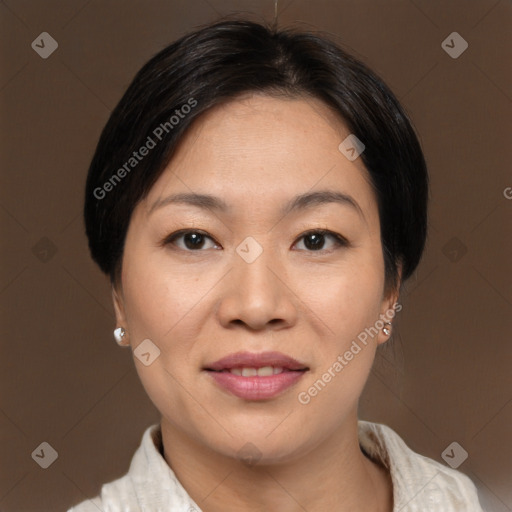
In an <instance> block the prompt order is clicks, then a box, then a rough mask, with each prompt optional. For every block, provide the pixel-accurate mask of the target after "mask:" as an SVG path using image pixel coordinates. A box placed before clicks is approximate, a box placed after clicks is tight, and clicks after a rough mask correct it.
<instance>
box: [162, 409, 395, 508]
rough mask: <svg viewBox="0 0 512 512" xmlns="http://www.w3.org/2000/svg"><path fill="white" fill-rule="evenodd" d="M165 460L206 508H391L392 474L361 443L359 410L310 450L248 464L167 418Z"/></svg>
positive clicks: (191, 493)
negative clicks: (211, 446) (283, 459)
mask: <svg viewBox="0 0 512 512" xmlns="http://www.w3.org/2000/svg"><path fill="white" fill-rule="evenodd" d="M162 438H163V445H164V458H165V460H166V461H167V463H168V464H169V466H170V467H171V468H172V469H173V471H174V473H175V474H176V476H177V478H178V479H179V481H180V483H181V484H182V485H183V487H184V488H185V490H186V491H187V492H188V494H189V495H190V496H191V498H192V499H193V500H194V501H195V502H196V503H197V504H198V505H199V506H200V507H201V509H202V510H203V512H220V511H222V512H231V511H233V512H234V511H237V512H240V511H251V512H253V511H258V512H259V511H261V512H264V511H268V510H280V511H281V512H299V511H300V512H304V510H307V511H308V512H324V511H325V510H336V511H337V512H349V511H354V510H372V511H374V512H391V511H392V508H393V496H392V484H391V478H390V475H389V473H388V472H387V471H386V470H385V469H384V468H383V467H381V466H379V465H378V464H376V463H374V462H372V461H371V460H369V459H368V458H367V457H366V456H365V455H364V454H363V453H362V452H361V449H360V447H359V441H358V429H357V416H356V415H355V414H354V415H353V416H352V417H351V418H350V419H347V421H346V423H345V424H344V425H343V426H342V428H340V429H338V431H336V432H334V433H333V434H332V435H331V436H330V438H329V439H327V440H325V441H324V442H322V443H321V444H320V445H318V446H315V447H314V448H313V449H311V450H310V451H309V452H308V453H305V454H303V455H301V456H300V457H299V458H295V459H294V460H293V461H287V462H283V463H276V464H257V465H252V466H251V465H247V464H245V463H243V462H241V461H239V460H236V459H233V458H230V457H226V456H224V455H223V454H219V453H218V452H215V451H212V450H211V449H209V448H208V447H206V446H204V445H201V444H199V443H197V442H196V441H195V440H194V439H191V438H190V437H189V436H187V435H186V433H184V432H183V431H181V430H179V429H177V428H175V426H174V425H170V424H169V423H168V422H165V420H162Z"/></svg>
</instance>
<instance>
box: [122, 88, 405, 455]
mask: <svg viewBox="0 0 512 512" xmlns="http://www.w3.org/2000/svg"><path fill="white" fill-rule="evenodd" d="M348 135H349V132H348V131H347V129H346V128H345V127H344V125H343V123H341V122H340V120H339V119H338V118H337V117H336V116H335V115H334V114H333V113H332V112H331V111H329V109H328V108H327V107H326V106H325V105H323V104H322V103H321V102H319V101H316V100H312V99H307V100H306V99H293V100H292V99H276V98H270V97H266V96H262V95H253V96H247V97H245V98H243V99H239V100H236V101H233V102H231V103H229V104H225V105H222V106H218V107H215V108H214V109H212V110H211V111H209V112H208V113H207V114H204V115H203V116H202V117H201V118H200V119H198V120H197V121H196V123H195V124H194V125H193V126H192V127H191V129H190V130H189V131H188V133H187V136H186V137H185V138H184V139H183V141H182V143H181V145H180V148H179V150H178V152H177V153H176V155H175V157H174V158H173V159H172V161H171V163H170V164H169V165H168V167H167V168H166V170H165V171H164V173H163V174H162V175H161V177H160V178H159V180H158V181H157V182H156V183H155V185H154V186H153V188H152V189H151V191H150V193H149V194H148V196H147V197H146V198H145V200H143V201H142V202H141V203H139V204H138V206H137V207H136V209H135V211H134V212H133V215H132V218H131V221H130V226H129V229H128V233H127V237H126V243H125V249H124V257H123V264H122V273H121V274H122V275H121V283H120V285H119V286H118V287H117V289H116V290H114V304H115V307H116V314H117V322H118V325H120V326H123V327H124V328H125V330H126V332H127V338H128V340H129V342H130V344H131V346H132V349H134V350H135V349H136V348H137V346H138V345H139V344H140V343H141V342H143V340H151V341H150V342H148V341H146V342H145V343H146V345H144V346H143V347H146V348H147V347H149V348H150V350H149V351H150V353H153V351H154V350H156V349H155V347H158V349H159V351H160V354H159V355H158V357H156V358H155V359H154V360H153V361H152V362H151V364H149V365H147V366H146V365H145V364H143V362H142V361H141V360H139V358H138V357H134V361H135V365H136V369H137V372H138V374H139V376H140V379H141V381H142V384H143V386H144V388H145V390H146V392H147V393H148V395H149V397H150V399H151V400H152V402H153V403H154V404H155V406H156V407H157V409H158V410H159V411H160V413H161V415H162V429H163V431H166V432H171V431H172V432H175V433H176V434H179V435H181V436H182V437H186V438H187V439H190V440H192V442H193V443H195V445H196V446H200V447H203V448H204V449H205V450H209V451H210V452H215V453H216V454H217V455H224V456H227V457H234V458H240V457H243V456H246V455H247V454H246V453H245V452H244V451H247V450H249V451H250V450H254V451H256V452H257V454H258V455H257V457H258V458H260V460H261V461H262V462H264V461H267V462H276V461H285V460H293V458H294V457H299V456H301V455H303V454H305V453H307V452H309V451H311V450H313V449H314V448H315V447H319V446H320V445H322V444H325V443H328V442H329V440H330V439H334V438H335V437H336V436H337V435H338V434H339V433H340V432H342V431H343V429H346V426H347V424H348V422H351V421H352V422H353V421H354V419H355V418H356V411H357V401H358V398H359V396H360V394H361V392H362V390H363V387H364V384H365V382H366V379H367V377H368V374H369V371H370V368H371V365H372V362H373V359H374V355H375V349H376V347H377V345H378V344H379V343H382V342H384V341H386V339H387V336H386V335H385V334H384V333H383V332H382V330H381V328H382V323H383V320H382V318H383V316H382V315H388V314H389V310H390V309H391V308H392V305H393V303H394V302H395V300H396V296H393V295H391V296H385V294H384V290H385V286H384V285H385V282H384V260H383V254H382V245H381V239H380V225H379V216H378V210H377V203H376V197H375V195H374V193H373V191H372V187H371V185H370V181H369V177H368V174H367V171H366V169H365V167H364V165H363V163H362V161H361V159H360V158H357V159H356V160H354V161H349V160H348V159H347V158H346V157H345V156H344V154H342V153H341V152H340V150H339V149H338V146H339V145H340V143H341V142H342V141H343V140H344V139H345V138H346V137H347V136H348ZM185 195H186V196H185ZM201 196H202V197H201ZM204 196H207V197H204ZM387 319H389V317H388V318H386V319H384V321H386V320H387ZM375 326H376V327H377V329H375ZM371 328H373V330H372V329H371ZM379 328H380V329H379ZM365 329H367V330H366V331H365ZM368 329H369V330H370V333H371V335H369V334H368V332H369V331H368ZM376 330H377V331H378V334H375V331H376ZM365 332H366V336H365V335H364V334H363V333H365ZM363 339H364V342H363ZM148 343H149V344H148ZM357 347H358V348H357ZM145 350H146V349H145ZM146 351H147V350H146ZM240 353H243V354H242V355H240ZM269 353H270V354H269ZM233 354H235V355H234V356H233V357H231V358H228V359H227V360H226V359H224V358H226V357H227V356H232V355H233ZM350 354H351V355H350ZM147 357H148V356H146V358H147ZM153 357H154V356H151V359H152V358H153ZM222 359H224V360H223V361H222ZM292 360H293V361H292ZM218 361H220V362H219V363H216V362H218ZM262 367H265V368H264V369H263V370H261V368H262ZM269 367H270V369H269ZM229 368H235V369H231V370H229ZM242 368H244V370H243V373H242V375H239V374H240V373H241V372H242ZM258 368H260V370H258ZM281 370H282V371H281ZM255 373H257V374H256V375H254V374H255ZM244 379H246V380H244ZM246 443H252V445H254V446H253V447H251V448H248V446H250V445H247V444H246ZM250 455H251V454H249V456H250Z"/></svg>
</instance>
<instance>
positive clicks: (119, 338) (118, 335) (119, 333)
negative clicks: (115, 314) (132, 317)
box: [114, 327, 126, 347]
mask: <svg viewBox="0 0 512 512" xmlns="http://www.w3.org/2000/svg"><path fill="white" fill-rule="evenodd" d="M125 334H126V331H125V330H124V329H123V328H122V327H118V328H117V329H114V338H115V339H116V342H117V344H118V345H119V346H120V347H124V346H126V345H124V344H123V338H124V335H125Z"/></svg>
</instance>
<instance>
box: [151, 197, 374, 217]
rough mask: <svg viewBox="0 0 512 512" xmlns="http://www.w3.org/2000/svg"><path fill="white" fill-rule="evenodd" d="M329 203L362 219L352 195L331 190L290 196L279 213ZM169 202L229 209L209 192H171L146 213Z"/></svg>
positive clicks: (218, 209)
mask: <svg viewBox="0 0 512 512" xmlns="http://www.w3.org/2000/svg"><path fill="white" fill-rule="evenodd" d="M330 203H335V204H341V205H343V206H349V207H350V208H353V209H354V210H355V211H356V212H357V213H358V214H359V215H360V216H361V217H362V218H363V219H364V214H363V211H362V210H361V207H360V206H359V204H358V203H357V201H356V200H355V199H354V198H353V197H352V196H350V195H348V194H345V193H342V192H335V191H332V190H320V191H316V192H307V193H305V194H301V195H298V196H296V197H294V198H292V199H291V200H290V201H289V202H288V203H287V204H286V205H285V206H284V207H283V208H282V209H281V215H287V214H289V213H291V212H294V211H298V210H305V209H307V208H311V207H313V206H320V205H324V204H330ZM170 204H185V205H191V206H196V207H198V208H202V209H205V210H214V211H219V212H227V211H228V210H229V206H228V205H227V204H226V203H225V202H224V201H223V200H222V199H220V198H219V197H216V196H212V195H210V194H196V193H182V194H172V195H170V196H167V197H165V198H164V199H159V200H157V201H155V202H154V203H153V205H152V206H151V208H150V209H149V212H148V215H150V214H151V213H152V212H153V211H155V210H157V209H160V208H163V207H164V206H168V205H170Z"/></svg>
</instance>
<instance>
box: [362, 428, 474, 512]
mask: <svg viewBox="0 0 512 512" xmlns="http://www.w3.org/2000/svg"><path fill="white" fill-rule="evenodd" d="M359 444H360V445H361V448H362V449H363V450H364V451H365V452H366V453H367V454H368V455H369V456H370V457H371V458H372V459H374V460H376V461H378V462H380V463H381V464H383V465H384V466H386V467H387V468H388V470H389V472H390V474H391V479H392V481H393V496H394V500H395V506H394V510H400V511H402V512H413V511H416V510H433V511H437V512H456V511H459V510H464V511H465V512H482V508H481V506H480V503H479V501H478V495H477V491H476V488H475V485H474V484H473V482H472V481H471V480H470V479H469V478H468V477H467V476H466V475H464V474H463V473H461V472H460V471H456V470H454V469H452V468H449V467H447V466H444V465H443V464H440V463H439V462H437V461H435V460H433V459H429V458H428V457H424V456H423V455H420V454H418V453H416V452H414V451H412V450H411V449H410V448H409V447H408V446H407V445H406V444H405V442H404V441H403V440H402V439H401V438H400V436H399V435H398V434H397V433H396V432H394V431H393V430H392V429H391V428H389V427H387V426H385V425H381V424H379V423H371V422H367V421H359Z"/></svg>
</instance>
